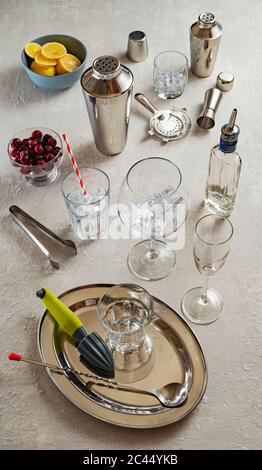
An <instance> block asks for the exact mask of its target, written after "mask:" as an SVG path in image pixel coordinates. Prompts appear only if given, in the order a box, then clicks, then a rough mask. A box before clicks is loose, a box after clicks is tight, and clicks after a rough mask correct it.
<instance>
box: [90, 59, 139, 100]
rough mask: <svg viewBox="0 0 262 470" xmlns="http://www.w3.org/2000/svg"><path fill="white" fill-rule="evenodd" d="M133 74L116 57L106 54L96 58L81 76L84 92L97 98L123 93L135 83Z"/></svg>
mask: <svg viewBox="0 0 262 470" xmlns="http://www.w3.org/2000/svg"><path fill="white" fill-rule="evenodd" d="M133 80H134V78H133V74H132V72H131V70H129V69H128V68H127V67H126V66H125V65H122V64H120V62H119V60H118V59H117V58H116V57H113V56H111V55H104V56H101V57H98V58H97V59H95V60H94V62H93V66H92V67H89V68H88V69H87V70H86V71H85V72H84V73H83V75H82V77H81V85H82V88H83V90H84V92H86V93H88V94H89V95H91V96H94V97H96V98H111V97H115V96H120V95H122V94H123V93H124V92H125V91H127V90H128V89H129V88H130V87H131V86H132V85H133Z"/></svg>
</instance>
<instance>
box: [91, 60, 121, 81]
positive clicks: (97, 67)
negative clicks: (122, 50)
mask: <svg viewBox="0 0 262 470" xmlns="http://www.w3.org/2000/svg"><path fill="white" fill-rule="evenodd" d="M93 71H94V72H95V73H96V75H97V76H98V77H99V78H104V79H106V80H108V79H109V78H114V77H116V76H117V75H118V74H119V73H120V62H119V60H118V59H117V58H116V57H113V56H111V55H104V56H101V57H98V59H96V60H95V61H94V62H93Z"/></svg>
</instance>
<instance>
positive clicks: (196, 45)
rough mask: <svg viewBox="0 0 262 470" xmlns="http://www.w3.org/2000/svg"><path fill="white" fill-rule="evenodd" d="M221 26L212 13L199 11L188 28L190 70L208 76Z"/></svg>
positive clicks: (215, 54) (211, 68)
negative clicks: (194, 21)
mask: <svg viewBox="0 0 262 470" xmlns="http://www.w3.org/2000/svg"><path fill="white" fill-rule="evenodd" d="M222 31H223V28H222V26H221V24H220V23H218V22H217V21H216V18H215V15H213V13H207V12H205V13H201V14H200V15H199V17H198V20H197V22H196V23H194V24H192V26H191V28H190V53H191V70H192V72H193V74H194V75H197V76H198V77H208V76H209V75H210V74H211V73H212V71H213V68H214V65H215V61H216V56H217V51H218V47H219V43H220V38H221V34H222Z"/></svg>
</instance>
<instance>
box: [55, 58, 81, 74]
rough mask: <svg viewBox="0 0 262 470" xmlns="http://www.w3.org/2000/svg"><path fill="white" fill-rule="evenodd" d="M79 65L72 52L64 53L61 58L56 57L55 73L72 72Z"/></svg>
mask: <svg viewBox="0 0 262 470" xmlns="http://www.w3.org/2000/svg"><path fill="white" fill-rule="evenodd" d="M79 65H81V61H80V60H79V59H78V58H77V57H76V56H75V55H73V54H66V55H65V56H64V57H62V59H58V61H57V66H56V73H58V74H59V75H60V74H62V73H68V72H73V70H75V69H77V68H78V67H79Z"/></svg>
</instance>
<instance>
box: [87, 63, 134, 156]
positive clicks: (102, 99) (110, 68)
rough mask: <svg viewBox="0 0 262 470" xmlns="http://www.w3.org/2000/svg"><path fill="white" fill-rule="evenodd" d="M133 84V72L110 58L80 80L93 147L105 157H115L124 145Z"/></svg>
mask: <svg viewBox="0 0 262 470" xmlns="http://www.w3.org/2000/svg"><path fill="white" fill-rule="evenodd" d="M133 81H134V79H133V74H132V72H131V71H130V70H129V69H128V68H127V67H126V66H124V65H121V64H120V62H119V60H118V59H117V58H116V57H112V56H109V55H105V56H102V57H99V58H98V59H96V60H95V61H94V62H93V65H92V67H90V68H89V69H87V70H86V71H85V72H84V73H83V75H82V77H81V85H82V89H83V93H84V98H85V102H86V107H87V111H88V114H89V119H90V123H91V127H92V131H93V135H94V139H95V144H96V146H97V149H98V150H99V152H101V153H103V154H104V155H116V154H118V153H120V152H122V150H123V149H124V147H125V145H126V140H127V131H128V123H129V116H130V105H131V98H132V89H133Z"/></svg>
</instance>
